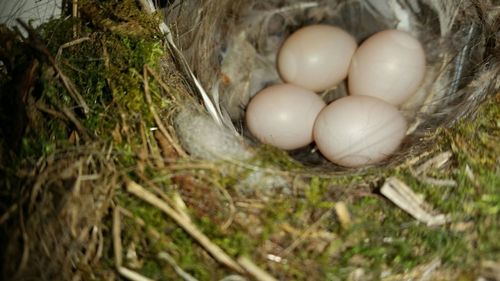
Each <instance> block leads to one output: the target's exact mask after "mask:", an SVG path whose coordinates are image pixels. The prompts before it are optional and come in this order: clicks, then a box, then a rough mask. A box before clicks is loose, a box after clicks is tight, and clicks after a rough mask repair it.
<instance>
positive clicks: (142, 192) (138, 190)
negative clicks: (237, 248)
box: [127, 181, 244, 273]
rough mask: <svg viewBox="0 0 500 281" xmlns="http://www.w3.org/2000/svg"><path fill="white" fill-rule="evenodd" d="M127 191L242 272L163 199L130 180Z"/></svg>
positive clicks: (222, 262) (222, 260)
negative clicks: (166, 216) (162, 213)
mask: <svg viewBox="0 0 500 281" xmlns="http://www.w3.org/2000/svg"><path fill="white" fill-rule="evenodd" d="M127 191H128V192H129V193H131V194H133V195H135V196H137V197H139V198H140V199H142V200H144V201H146V202H147V203H149V204H151V205H153V206H155V207H156V208H158V209H160V210H162V211H163V212H164V213H165V214H166V215H168V216H169V217H170V218H172V219H173V220H174V221H175V222H176V223H177V224H178V225H179V226H180V227H182V229H184V230H185V231H186V232H187V233H188V234H189V235H191V236H192V237H193V238H194V239H195V240H196V241H197V242H198V243H200V245H201V246H202V247H203V248H205V250H206V251H207V252H209V253H210V254H211V255H212V256H213V257H214V258H215V259H216V260H217V261H218V262H220V263H221V264H223V265H225V266H227V267H229V268H231V269H232V270H234V271H236V272H239V273H243V272H244V271H243V269H242V268H241V266H239V265H238V264H237V263H236V262H235V261H234V260H233V259H232V258H231V257H230V256H229V255H227V254H226V253H225V252H224V251H223V250H222V249H221V248H219V246H217V245H215V244H214V243H212V242H211V241H210V240H209V239H208V237H206V236H205V235H204V234H203V233H202V232H200V231H199V230H198V228H196V226H195V225H193V224H192V223H191V222H190V221H187V220H186V219H185V218H184V216H182V215H180V214H179V213H178V212H177V211H176V210H174V209H173V208H172V207H170V206H168V204H166V203H165V202H164V201H162V200H161V199H159V198H158V197H156V196H155V195H154V194H153V193H151V192H149V191H147V190H146V189H144V188H143V187H142V186H140V185H139V184H137V183H135V182H133V181H130V182H128V184H127Z"/></svg>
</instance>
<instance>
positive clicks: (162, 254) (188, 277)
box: [158, 252, 198, 281]
mask: <svg viewBox="0 0 500 281" xmlns="http://www.w3.org/2000/svg"><path fill="white" fill-rule="evenodd" d="M158 258H160V259H162V260H164V261H166V262H167V263H168V264H170V266H172V267H173V268H174V270H175V273H177V275H179V276H180V277H181V278H182V279H184V280H185V281H198V279H196V278H194V277H193V276H192V275H191V274H189V273H187V272H186V271H184V270H183V269H182V268H180V267H179V266H178V265H177V263H176V262H175V260H174V258H172V256H170V255H169V254H168V253H166V252H160V253H158Z"/></svg>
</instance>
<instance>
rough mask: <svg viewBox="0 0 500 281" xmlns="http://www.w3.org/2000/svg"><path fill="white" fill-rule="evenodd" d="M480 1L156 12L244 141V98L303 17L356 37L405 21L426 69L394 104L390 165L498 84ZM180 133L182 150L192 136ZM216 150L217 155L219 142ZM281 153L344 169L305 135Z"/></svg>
mask: <svg viewBox="0 0 500 281" xmlns="http://www.w3.org/2000/svg"><path fill="white" fill-rule="evenodd" d="M490 6H491V3H489V2H488V1H472V0H471V1H461V2H460V4H459V5H456V3H454V1H441V2H435V1H425V0H420V1H417V0H413V1H399V2H397V1H389V2H384V3H382V2H380V1H292V0H289V1H266V3H261V2H260V1H210V0H208V1H202V2H199V1H177V2H176V3H175V4H174V5H173V6H172V7H173V8H171V9H169V10H168V11H167V16H166V19H167V23H168V24H169V25H170V26H172V30H173V31H174V32H175V33H176V39H177V41H176V44H177V45H178V47H179V49H181V50H183V54H184V56H185V58H186V59H187V61H188V62H189V64H190V66H191V67H192V69H193V71H194V73H195V75H196V76H197V77H198V78H199V80H200V81H201V83H202V84H203V86H204V87H205V89H206V90H207V92H208V93H209V95H210V96H211V99H212V101H213V103H214V104H215V105H216V106H219V107H220V108H221V112H222V114H221V115H222V117H221V118H223V119H224V118H225V119H226V122H225V123H226V127H227V130H228V131H231V130H233V127H234V128H236V131H237V132H238V134H239V135H240V136H242V137H243V138H244V140H245V142H246V143H247V144H250V146H252V147H258V142H257V141H256V140H255V139H254V138H253V137H252V136H251V135H250V134H249V132H248V130H247V129H246V128H245V125H244V122H243V116H244V108H245V106H246V104H247V103H248V101H249V99H250V98H251V97H252V96H253V95H254V94H255V93H256V92H258V91H259V90H260V89H262V88H264V87H265V86H268V85H271V84H276V83H280V82H281V80H280V78H279V75H278V73H277V71H276V68H275V64H276V62H275V57H276V53H277V50H278V49H279V46H280V44H281V42H283V40H284V39H285V38H286V37H287V36H288V35H289V34H291V33H292V32H293V31H295V30H297V29H298V28H300V27H302V26H305V25H309V24H316V23H326V24H332V25H336V26H339V27H341V28H343V29H345V30H346V31H348V32H349V33H351V34H353V35H354V36H355V37H356V39H357V40H358V43H359V42H362V40H364V39H366V38H367V37H368V36H370V35H372V34H373V33H375V32H377V31H380V30H383V29H393V28H397V29H402V30H406V31H408V32H409V33H411V34H412V35H414V36H415V37H417V38H418V39H419V40H420V41H421V42H422V44H423V46H424V49H425V50H426V56H427V71H426V77H425V81H424V82H423V84H422V85H421V87H420V89H419V90H418V91H417V93H415V95H414V96H413V97H411V98H410V99H409V100H408V101H407V102H406V103H404V104H403V105H402V106H401V107H400V110H401V111H402V112H403V114H404V115H405V116H406V118H407V119H408V120H409V124H410V126H409V129H408V132H407V137H406V139H405V141H404V143H403V145H402V147H401V149H400V150H399V151H398V152H397V153H396V154H395V155H394V156H392V157H391V158H389V159H388V160H386V161H384V162H383V163H381V164H380V166H387V165H389V166H391V165H396V164H399V163H402V162H403V161H405V160H406V159H408V158H409V157H412V156H415V155H417V154H419V153H422V152H424V151H425V150H427V149H429V147H430V146H432V145H431V144H430V143H422V142H421V139H422V137H424V136H426V135H428V134H429V133H431V132H433V131H434V130H435V129H437V128H440V127H449V126H451V125H453V124H454V123H455V122H456V121H457V120H460V119H462V118H464V117H467V116H469V115H471V114H472V113H474V112H475V109H476V108H477V107H478V105H479V104H480V103H481V101H482V100H484V98H485V96H487V95H488V94H489V93H493V92H495V89H498V87H499V84H500V82H499V78H498V69H499V62H498V56H496V57H495V54H497V53H498V38H497V37H495V36H494V35H492V34H494V32H493V31H494V30H495V26H497V25H498V23H496V22H495V20H494V19H493V18H492V17H491V16H489V17H488V16H486V15H489V13H488V11H489V10H490V9H489V7H490ZM193 15H196V16H193ZM191 82H192V81H191ZM346 94H347V92H346V85H345V82H343V83H342V84H340V85H339V86H338V87H336V88H335V89H332V90H330V91H326V92H324V93H321V95H322V96H323V97H324V99H325V101H327V102H330V101H332V100H335V99H337V98H339V97H342V96H345V95H346ZM189 124H190V122H189V121H188V122H186V121H183V122H180V123H179V122H178V123H177V128H178V131H179V132H182V131H186V130H188V129H187V127H186V126H190V125H189ZM180 135H181V136H180V139H181V141H182V142H183V143H184V144H186V143H188V146H191V147H190V148H187V150H188V152H191V151H190V150H192V149H193V144H192V142H191V141H190V140H188V139H183V137H182V133H181V134H180ZM203 142H204V141H203V139H199V140H198V144H195V145H194V146H196V145H199V146H202V147H203V149H207V147H209V146H210V145H206V144H204V143H203ZM221 143H224V142H221ZM185 146H186V145H185ZM247 149H249V148H247ZM217 153H218V154H219V155H218V156H219V158H224V157H225V156H223V155H221V154H224V151H218V152H216V154H217ZM194 155H195V156H200V155H198V154H196V153H194ZM289 155H290V156H291V157H292V158H293V159H296V160H299V162H301V163H303V164H305V165H306V167H307V168H306V169H308V170H310V171H319V172H321V173H324V172H334V171H339V170H340V171H341V170H345V168H342V167H339V166H336V165H334V164H332V163H330V162H328V161H327V160H326V159H325V158H323V157H322V156H321V155H320V154H319V153H318V152H317V151H316V150H315V148H314V146H312V145H311V146H309V147H306V148H304V149H299V150H297V151H292V152H291V153H289ZM201 157H202V158H205V156H204V155H201ZM208 158H209V159H210V157H208Z"/></svg>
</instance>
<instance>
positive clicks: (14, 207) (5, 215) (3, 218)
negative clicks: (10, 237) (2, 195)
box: [0, 203, 19, 225]
mask: <svg viewBox="0 0 500 281" xmlns="http://www.w3.org/2000/svg"><path fill="white" fill-rule="evenodd" d="M17 208H19V205H18V203H15V204H13V205H12V206H10V207H9V208H8V209H7V211H5V213H3V214H2V216H0V225H1V224H3V223H4V222H6V221H7V220H8V219H9V218H10V216H11V215H12V214H13V213H14V212H15V211H17Z"/></svg>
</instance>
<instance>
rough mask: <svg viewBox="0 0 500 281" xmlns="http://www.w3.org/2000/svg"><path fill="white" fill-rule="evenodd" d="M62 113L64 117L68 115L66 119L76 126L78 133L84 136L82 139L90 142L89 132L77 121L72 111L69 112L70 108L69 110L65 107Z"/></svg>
mask: <svg viewBox="0 0 500 281" xmlns="http://www.w3.org/2000/svg"><path fill="white" fill-rule="evenodd" d="M62 111H63V113H64V115H66V117H68V119H69V120H70V121H71V122H72V123H73V124H74V125H75V127H76V129H77V130H78V132H80V134H82V137H83V138H84V139H85V140H89V139H90V135H89V133H88V132H87V130H86V129H85V127H83V126H82V124H81V123H80V121H78V119H76V117H75V115H74V114H73V113H72V112H71V110H69V108H67V107H64V108H63V109H62Z"/></svg>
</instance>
